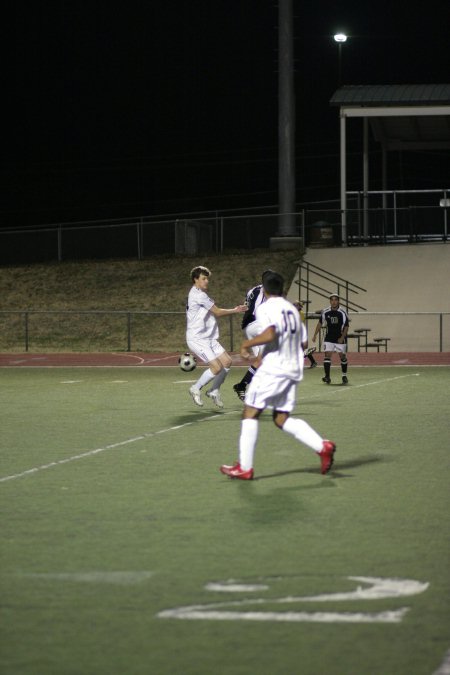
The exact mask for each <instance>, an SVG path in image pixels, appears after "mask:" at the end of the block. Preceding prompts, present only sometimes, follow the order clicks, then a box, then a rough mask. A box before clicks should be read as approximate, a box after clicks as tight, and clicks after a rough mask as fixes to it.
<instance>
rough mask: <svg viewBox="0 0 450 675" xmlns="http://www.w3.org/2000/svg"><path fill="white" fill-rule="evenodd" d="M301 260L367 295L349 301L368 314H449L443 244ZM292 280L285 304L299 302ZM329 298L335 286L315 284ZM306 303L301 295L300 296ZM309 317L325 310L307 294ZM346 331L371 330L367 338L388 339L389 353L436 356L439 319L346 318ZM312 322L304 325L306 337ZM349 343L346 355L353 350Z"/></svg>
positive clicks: (449, 331)
mask: <svg viewBox="0 0 450 675" xmlns="http://www.w3.org/2000/svg"><path fill="white" fill-rule="evenodd" d="M304 260H305V261H308V262H310V263H312V264H314V265H318V266H319V267H322V268H323V269H325V270H327V271H330V272H332V273H334V274H337V275H338V276H340V277H342V278H344V279H348V280H349V281H351V282H353V283H355V284H357V285H358V286H362V287H363V288H365V289H367V293H361V294H360V295H357V296H354V300H355V301H356V302H357V303H358V304H359V305H362V306H363V307H366V309H367V312H368V313H370V312H436V313H440V312H450V245H449V244H447V243H430V244H415V245H414V244H411V245H397V246H394V245H393V246H373V247H372V246H369V247H349V248H322V249H313V248H308V249H307V251H306V254H305V256H304ZM296 280H298V276H297V277H296V279H294V282H293V284H292V285H291V288H290V289H289V293H288V299H289V300H292V301H293V300H298V298H299V286H298V284H296V283H295V281H296ZM317 283H320V285H322V286H323V287H325V288H328V287H329V292H330V293H331V292H335V291H336V286H334V285H333V284H329V283H327V282H326V281H325V280H322V281H319V282H317ZM300 295H301V298H302V299H305V298H306V293H305V291H303V290H302V291H301V292H300ZM310 300H311V303H310V305H309V308H308V311H309V312H314V311H316V310H319V309H321V308H323V307H324V306H326V305H327V304H328V303H327V300H326V299H325V298H322V297H320V296H319V295H316V294H314V293H312V294H310ZM351 318H352V322H351V326H350V331H352V330H354V329H355V328H361V327H368V328H371V332H370V334H369V335H370V337H371V338H372V339H373V338H374V337H382V336H386V337H390V338H391V340H390V342H389V347H388V348H389V351H392V352H402V351H439V317H438V316H431V315H416V316H409V315H406V316H405V315H403V316H379V315H376V316H372V315H370V314H366V313H364V312H362V313H360V314H354V313H352V314H351ZM314 325H315V322H313V323H311V322H309V327H308V328H309V332H310V333H311V332H312V330H313V326H314ZM443 335H444V341H443V351H450V316H444V317H443ZM355 348H356V345H355V343H354V342H353V341H349V349H350V350H352V349H355Z"/></svg>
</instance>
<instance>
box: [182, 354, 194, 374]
mask: <svg viewBox="0 0 450 675" xmlns="http://www.w3.org/2000/svg"><path fill="white" fill-rule="evenodd" d="M178 363H179V364H180V368H181V370H184V372H185V373H190V372H191V371H192V370H194V369H195V368H196V367H197V360H196V358H195V356H194V355H193V354H190V353H189V352H186V353H185V354H182V355H181V356H180V358H179V359H178Z"/></svg>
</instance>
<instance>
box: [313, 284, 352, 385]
mask: <svg viewBox="0 0 450 675" xmlns="http://www.w3.org/2000/svg"><path fill="white" fill-rule="evenodd" d="M348 326H349V319H348V314H347V312H346V311H345V310H343V309H342V307H340V306H339V295H336V294H335V293H333V294H332V295H330V306H329V307H326V308H325V309H323V310H322V312H321V313H320V319H319V321H318V322H317V326H316V330H315V331H314V335H313V338H312V341H313V342H315V341H316V337H317V334H318V333H319V331H320V329H321V328H322V327H323V328H326V333H325V339H324V341H323V351H324V352H325V358H324V360H323V367H324V370H325V377H322V382H325V383H326V384H330V383H331V377H330V371H331V355H332V353H333V352H337V353H338V354H339V358H340V359H341V371H342V384H348V379H347V365H348V363H347V333H348Z"/></svg>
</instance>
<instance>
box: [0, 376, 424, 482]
mask: <svg viewBox="0 0 450 675" xmlns="http://www.w3.org/2000/svg"><path fill="white" fill-rule="evenodd" d="M418 375H419V373H409V374H408V375H398V376H397V377H389V378H386V379H384V380H375V381H374V382H365V383H364V384H357V385H354V386H350V387H348V386H346V387H342V388H339V389H337V390H336V391H327V393H333V394H334V393H336V394H337V393H342V392H344V391H346V392H347V391H348V392H350V391H355V390H356V389H361V388H362V387H370V386H372V385H375V384H385V383H386V382H394V381H395V380H401V379H403V378H405V377H415V376H418ZM319 397H321V395H320V394H317V395H314V396H309V397H308V398H306V399H303V400H302V401H301V403H305V401H308V400H309V399H311V398H319ZM237 412H239V411H238V410H230V411H229V412H227V413H220V414H218V415H211V416H210V417H202V418H201V419H200V420H194V421H193V422H185V423H184V424H179V425H176V426H173V427H168V428H167V429H160V430H159V431H152V432H150V433H147V434H142V435H140V436H135V437H133V438H127V439H126V440H125V441H119V442H118V443H111V444H110V445H105V446H104V447H103V448H96V449H95V450H87V451H86V452H82V453H80V454H78V455H72V456H71V457H66V458H65V459H58V460H56V461H54V462H49V463H48V464H41V466H35V467H33V468H32V469H27V470H26V471H21V472H20V473H16V474H12V475H10V476H2V477H0V483H5V482H6V481H9V480H15V479H16V478H23V477H24V476H29V475H31V474H36V473H39V472H40V471H46V470H47V469H52V468H53V467H55V466H59V465H62V464H69V463H70V462H75V461H77V460H79V459H86V458H87V457H93V456H94V455H98V454H100V453H101V452H106V451H107V450H114V449H115V448H120V447H123V446H124V445H130V444H131V443H136V442H137V441H144V440H146V439H147V438H153V437H154V436H159V435H160V434H166V433H169V432H172V431H178V430H179V429H184V428H185V427H189V426H192V425H193V424H198V423H199V422H207V421H208V420H212V419H215V418H216V417H223V416H224V415H233V414H235V413H237Z"/></svg>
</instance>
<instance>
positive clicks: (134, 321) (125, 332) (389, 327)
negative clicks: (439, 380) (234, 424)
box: [0, 309, 450, 352]
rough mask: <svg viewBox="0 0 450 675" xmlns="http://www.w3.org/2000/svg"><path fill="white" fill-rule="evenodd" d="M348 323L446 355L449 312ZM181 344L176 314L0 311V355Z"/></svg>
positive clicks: (233, 326) (233, 325) (357, 315)
mask: <svg viewBox="0 0 450 675" xmlns="http://www.w3.org/2000/svg"><path fill="white" fill-rule="evenodd" d="M45 317H48V318H47V319H46V318H45ZM308 317H309V320H313V319H316V318H317V315H314V314H309V315H308ZM224 318H225V317H224ZM33 319H37V321H33ZM227 319H228V321H225V322H224V321H223V319H222V320H221V321H222V325H221V343H222V344H223V345H224V346H225V347H226V349H228V350H230V351H231V352H233V351H235V349H237V348H238V347H239V344H240V341H241V339H242V330H241V318H240V317H237V316H234V315H230V316H228V317H227ZM350 319H351V331H355V330H357V329H358V328H359V327H360V325H363V326H365V327H367V326H368V329H369V330H370V331H371V335H372V336H373V338H376V337H377V336H379V335H382V336H388V337H389V338H390V340H391V342H390V344H389V351H394V352H399V351H405V352H415V351H430V352H433V351H435V352H438V351H439V352H443V351H450V312H354V311H353V312H350ZM156 329H158V330H156ZM185 344H186V343H185V313H184V312H180V311H173V312H171V311H162V312H159V311H157V312H150V311H142V312H141V311H128V310H115V311H113V310H105V311H101V310H31V309H26V310H3V311H0V351H9V352H13V351H16V352H17V351H21V350H24V351H25V352H28V351H29V350H30V349H33V351H35V352H38V351H44V352H49V351H60V352H71V351H72V352H74V351H100V352H101V351H104V352H108V351H127V352H131V351H137V352H142V351H156V352H161V351H168V352H173V351H175V352H177V351H184V350H185V348H186V346H185ZM93 348H95V349H93Z"/></svg>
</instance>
